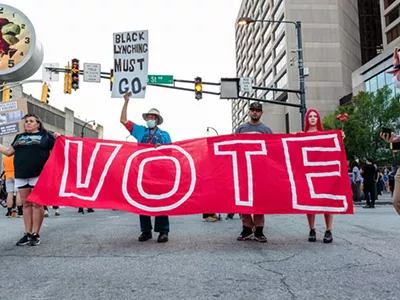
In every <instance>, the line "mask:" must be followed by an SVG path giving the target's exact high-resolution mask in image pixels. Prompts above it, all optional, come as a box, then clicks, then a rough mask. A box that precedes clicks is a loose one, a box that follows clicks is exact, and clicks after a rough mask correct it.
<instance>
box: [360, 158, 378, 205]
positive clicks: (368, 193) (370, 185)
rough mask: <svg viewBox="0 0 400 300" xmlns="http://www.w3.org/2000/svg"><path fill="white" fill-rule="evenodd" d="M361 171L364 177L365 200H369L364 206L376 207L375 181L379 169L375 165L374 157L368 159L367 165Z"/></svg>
mask: <svg viewBox="0 0 400 300" xmlns="http://www.w3.org/2000/svg"><path fill="white" fill-rule="evenodd" d="M361 173H362V175H363V177H364V195H365V200H367V204H366V206H364V208H375V183H376V179H377V171H376V168H375V166H374V165H373V161H372V159H367V165H366V166H365V167H364V168H363V169H362V171H361ZM370 197H371V200H370Z"/></svg>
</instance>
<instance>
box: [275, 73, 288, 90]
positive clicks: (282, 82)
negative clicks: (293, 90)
mask: <svg viewBox="0 0 400 300" xmlns="http://www.w3.org/2000/svg"><path fill="white" fill-rule="evenodd" d="M286 84H287V74H286V73H285V74H284V75H283V76H282V77H281V78H279V79H278V81H277V82H276V88H278V89H282V88H284V87H285V86H286Z"/></svg>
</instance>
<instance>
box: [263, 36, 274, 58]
mask: <svg viewBox="0 0 400 300" xmlns="http://www.w3.org/2000/svg"><path fill="white" fill-rule="evenodd" d="M271 48H272V41H271V39H269V40H268V42H267V44H266V45H265V47H264V57H267V56H268V53H269V51H270V50H271Z"/></svg>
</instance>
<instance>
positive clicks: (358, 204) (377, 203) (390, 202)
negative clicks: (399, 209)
mask: <svg viewBox="0 0 400 300" xmlns="http://www.w3.org/2000/svg"><path fill="white" fill-rule="evenodd" d="M353 203H354V206H364V205H366V204H367V203H366V202H353ZM377 205H393V202H392V201H377V202H375V206H377Z"/></svg>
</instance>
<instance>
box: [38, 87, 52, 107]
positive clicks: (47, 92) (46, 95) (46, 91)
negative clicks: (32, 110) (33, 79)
mask: <svg viewBox="0 0 400 300" xmlns="http://www.w3.org/2000/svg"><path fill="white" fill-rule="evenodd" d="M48 98H50V89H49V85H48V84H47V83H44V84H43V87H42V97H41V98H40V102H42V103H47V104H48V103H49V99H48Z"/></svg>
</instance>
